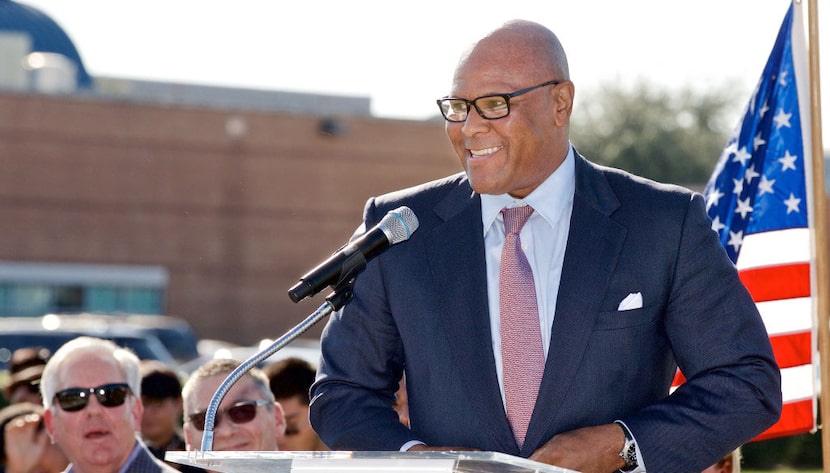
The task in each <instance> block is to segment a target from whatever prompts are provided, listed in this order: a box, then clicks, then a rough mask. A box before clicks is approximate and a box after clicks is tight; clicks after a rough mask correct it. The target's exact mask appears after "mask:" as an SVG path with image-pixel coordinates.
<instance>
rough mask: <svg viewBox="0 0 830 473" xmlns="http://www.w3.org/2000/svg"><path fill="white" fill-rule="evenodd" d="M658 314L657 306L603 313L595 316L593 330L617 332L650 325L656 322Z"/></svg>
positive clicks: (659, 311)
mask: <svg viewBox="0 0 830 473" xmlns="http://www.w3.org/2000/svg"><path fill="white" fill-rule="evenodd" d="M660 313H661V309H660V305H658V304H654V305H651V306H648V307H640V308H639V309H632V310H612V311H603V312H600V313H599V314H598V315H597V320H596V323H595V324H594V330H619V329H626V328H632V327H637V326H646V325H652V324H654V323H656V322H657V320H658V319H659V317H660Z"/></svg>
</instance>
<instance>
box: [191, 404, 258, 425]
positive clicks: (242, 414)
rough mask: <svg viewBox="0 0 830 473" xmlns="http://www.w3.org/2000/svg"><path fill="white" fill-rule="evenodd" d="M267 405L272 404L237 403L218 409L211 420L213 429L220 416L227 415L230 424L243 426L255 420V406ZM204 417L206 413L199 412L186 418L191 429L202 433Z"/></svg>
mask: <svg viewBox="0 0 830 473" xmlns="http://www.w3.org/2000/svg"><path fill="white" fill-rule="evenodd" d="M269 404H272V402H271V401H266V400H265V399H260V400H258V401H242V402H237V403H236V404H234V405H232V406H230V407H226V408H224V409H219V410H218V411H216V417H214V418H213V428H214V429H215V428H217V427H219V421H220V420H222V414H227V415H228V417H229V418H230V419H231V422H233V423H234V424H245V423H247V422H250V421H252V420H254V418H256V408H257V406H267V405H269ZM206 415H207V411H199V412H196V413H193V414H190V415H189V416H187V420H189V421H190V423H191V424H193V427H196V430H200V431H202V430H205V417H206Z"/></svg>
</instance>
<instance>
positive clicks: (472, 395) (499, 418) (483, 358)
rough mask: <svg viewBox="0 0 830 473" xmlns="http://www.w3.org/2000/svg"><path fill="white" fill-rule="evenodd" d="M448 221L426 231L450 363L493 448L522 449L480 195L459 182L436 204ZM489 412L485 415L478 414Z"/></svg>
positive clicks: (428, 252)
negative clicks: (491, 291) (494, 332)
mask: <svg viewBox="0 0 830 473" xmlns="http://www.w3.org/2000/svg"><path fill="white" fill-rule="evenodd" d="M435 212H436V214H437V215H438V216H439V217H440V218H441V219H442V220H444V223H443V224H442V225H438V226H437V227H435V228H434V229H433V230H432V231H431V232H430V233H429V235H428V236H427V240H426V245H427V254H428V258H427V260H428V262H429V264H430V268H431V272H432V276H433V278H434V280H435V283H436V289H437V291H436V292H437V294H438V296H437V297H438V298H439V301H440V302H441V307H445V308H446V309H445V310H444V311H443V313H445V314H448V316H447V317H445V318H444V319H443V320H442V323H443V325H444V327H445V333H446V336H447V339H448V343H449V345H450V347H451V351H452V354H453V358H454V359H453V360H452V365H453V366H455V367H456V370H457V373H459V375H460V376H461V382H462V383H463V384H464V386H467V388H468V391H467V393H468V395H469V398H468V401H469V405H468V406H465V407H466V409H468V412H470V413H475V414H473V415H475V416H476V418H477V420H478V422H479V423H480V424H481V426H482V432H484V433H486V434H487V435H488V436H489V437H490V443H491V444H492V445H493V447H492V449H493V450H500V451H505V452H509V453H514V454H518V449H517V447H516V443H515V441H514V439H513V434H512V431H511V430H510V424H509V423H508V422H507V416H506V415H505V414H504V404H503V403H502V399H501V394H500V388H499V383H498V378H497V376H496V371H495V368H494V367H495V358H494V357H493V347H492V343H491V336H490V315H489V309H488V302H487V272H486V267H485V259H484V239H483V236H482V235H483V227H482V223H481V199H480V198H479V197H478V195H476V194H474V193H473V191H472V189H470V187H469V185H468V184H466V181H465V184H464V185H461V186H459V187H458V188H457V189H456V190H455V191H454V192H453V193H451V194H450V195H449V196H448V197H447V198H446V199H445V200H444V201H442V202H441V203H440V204H439V205H437V206H436V208H435ZM482 412H486V413H488V414H487V415H480V414H478V413H482Z"/></svg>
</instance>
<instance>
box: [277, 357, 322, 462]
mask: <svg viewBox="0 0 830 473" xmlns="http://www.w3.org/2000/svg"><path fill="white" fill-rule="evenodd" d="M263 371H264V372H265V374H266V376H268V379H269V381H270V386H271V392H273V393H274V397H275V398H276V400H277V402H279V403H280V405H281V406H282V410H283V412H284V413H285V435H284V436H283V437H282V438H281V439H280V440H279V442H278V443H279V447H280V450H299V451H318V450H328V447H326V445H325V444H324V443H323V441H322V440H320V437H318V436H317V433H316V432H314V429H312V428H311V423H310V422H309V421H308V404H309V397H308V389H309V388H310V387H311V384H312V383H313V382H314V376H315V375H316V374H317V369H316V368H315V367H314V366H313V365H312V364H311V363H309V362H308V361H306V360H304V359H302V358H295V357H291V358H285V359H282V360H279V361H276V362H273V363H270V364H268V365H266V366H265V367H264V368H263Z"/></svg>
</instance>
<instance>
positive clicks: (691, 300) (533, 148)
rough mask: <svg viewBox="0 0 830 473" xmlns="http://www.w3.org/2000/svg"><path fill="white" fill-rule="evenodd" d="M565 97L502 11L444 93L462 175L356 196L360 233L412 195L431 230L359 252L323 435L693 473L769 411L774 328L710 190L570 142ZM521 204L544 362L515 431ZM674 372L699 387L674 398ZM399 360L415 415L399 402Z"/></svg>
mask: <svg viewBox="0 0 830 473" xmlns="http://www.w3.org/2000/svg"><path fill="white" fill-rule="evenodd" d="M573 98H574V84H573V83H572V82H571V81H570V80H569V73H568V64H567V59H566V57H565V53H564V51H563V49H562V46H561V45H560V43H559V41H558V39H557V38H556V36H555V35H554V34H553V33H552V32H551V31H549V30H548V29H546V28H544V27H543V26H541V25H538V24H535V23H531V22H525V21H515V22H510V23H507V24H505V25H504V26H502V27H501V28H499V29H497V30H495V31H494V32H492V33H491V34H489V35H488V36H486V37H484V38H483V39H482V40H480V41H479V42H478V43H476V44H475V45H474V46H473V48H472V49H470V50H469V51H468V52H466V53H465V54H464V55H463V56H462V58H461V60H460V62H459V64H458V67H457V69H456V72H455V76H454V79H453V83H452V90H451V95H450V96H448V97H445V98H443V99H440V100H439V101H438V103H439V106H440V108H441V112H442V114H443V115H444V118H445V119H446V120H447V122H446V132H447V135H448V137H449V139H450V141H451V142H452V145H453V147H454V148H455V151H456V153H457V154H458V156H459V158H460V161H461V163H462V165H463V166H464V169H465V171H466V172H465V173H460V174H458V175H455V176H450V177H448V178H445V179H442V180H438V181H435V182H431V183H427V184H424V185H421V186H418V187H415V188H411V189H406V190H402V191H398V192H394V193H391V194H388V195H385V196H381V197H377V198H372V199H370V200H369V201H368V202H367V204H366V207H365V209H364V225H363V227H362V228H363V229H364V230H365V229H366V228H370V227H371V226H373V225H374V224H375V223H376V222H378V221H379V220H380V219H381V218H382V217H383V216H384V215H385V213H386V212H388V211H389V210H391V209H395V208H397V207H399V206H401V205H406V206H408V207H410V208H411V209H412V210H413V211H414V213H415V215H416V216H417V217H418V219H419V224H420V227H419V229H418V230H417V231H416V232H415V233H414V234H413V235H412V237H411V238H410V239H409V241H407V242H405V243H402V244H399V245H395V246H393V247H391V248H389V249H388V250H387V251H386V252H385V253H383V254H382V255H380V256H379V257H377V258H376V259H374V260H373V261H371V262H370V263H369V264H368V265H367V266H366V269H365V272H363V273H362V274H360V275H359V276H358V277H357V278H356V281H355V286H354V292H355V298H354V300H353V301H352V302H350V303H349V304H348V305H346V306H345V307H344V308H343V310H341V311H340V312H338V313H337V314H335V315H334V316H333V317H332V318H331V320H330V321H329V323H328V325H327V326H326V328H325V330H324V332H323V336H322V349H323V357H322V362H321V365H320V368H319V372H318V377H317V380H316V382H315V384H314V385H313V387H312V391H311V394H312V403H311V420H312V424H313V426H314V428H315V429H316V430H317V432H318V433H319V434H320V436H321V438H322V439H323V440H324V442H326V444H327V445H328V446H329V447H330V448H332V449H336V450H408V451H417V450H447V449H449V450H452V449H461V448H463V449H479V450H486V451H499V452H505V453H508V454H512V455H519V456H523V457H528V458H531V459H533V460H537V461H540V462H544V463H549V464H552V465H557V466H560V467H564V468H569V469H573V470H578V471H582V472H585V473H589V472H611V471H615V470H623V471H646V468H647V469H648V471H652V472H673V473H677V472H686V471H688V472H694V471H697V472H699V471H701V470H702V469H704V468H705V467H707V466H708V465H711V464H712V463H713V462H715V461H716V460H717V459H718V458H720V457H722V456H723V455H724V454H726V453H727V452H729V451H731V450H733V449H734V448H735V447H737V446H739V445H740V444H742V443H744V442H746V441H748V440H750V439H751V438H752V437H754V436H755V435H757V434H758V433H760V432H762V431H763V430H765V429H766V428H767V427H769V426H770V425H772V424H773V423H774V422H775V421H776V420H777V419H778V416H779V414H780V410H781V381H780V372H779V370H778V367H777V365H776V363H775V360H774V358H773V355H772V350H771V348H770V344H769V340H768V337H767V334H766V331H765V328H764V326H763V323H762V321H761V319H760V316H759V314H758V312H757V310H756V308H755V306H754V303H753V302H752V300H751V298H750V296H749V294H748V293H747V291H746V290H745V289H744V287H743V286H742V284H741V282H740V280H739V279H738V276H737V272H736V270H735V268H734V266H733V265H732V263H731V262H730V261H729V259H728V258H727V256H726V253H725V252H724V251H723V249H722V247H721V246H720V244H719V242H718V239H717V236H716V235H715V233H714V232H713V231H711V229H710V225H711V222H710V221H709V219H708V217H707V215H706V212H705V206H704V202H703V199H702V197H701V196H700V195H699V194H693V193H691V192H690V191H687V190H685V189H682V188H680V187H676V186H670V185H663V184H658V183H655V182H652V181H648V180H646V179H642V178H639V177H636V176H632V175H630V174H628V173H625V172H622V171H619V170H615V169H610V168H604V167H600V166H597V165H594V164H592V163H590V162H588V161H587V160H585V159H584V158H583V157H582V156H580V155H579V154H578V153H577V152H576V150H575V149H574V148H573V147H572V146H571V144H570V142H569V139H568V126H569V119H570V114H571V110H572V106H573ZM522 205H529V206H530V207H532V209H533V213H532V214H531V216H530V218H529V220H528V222H527V224H525V225H524V227H523V228H522V230H521V232H520V238H521V242H522V249H523V251H524V252H525V254H526V255H527V260H528V261H529V265H530V267H531V268H532V270H533V276H534V281H533V285H535V288H536V297H537V304H536V305H537V306H538V314H539V315H538V316H539V327H541V328H540V329H538V330H540V331H541V334H539V333H536V334H535V336H537V337H538V336H539V335H541V339H542V343H541V345H542V347H543V349H544V353H543V355H544V358H543V359H544V360H545V362H544V372H543V375H542V378H541V384H540V385H539V387H538V388H527V390H528V391H529V392H528V393H526V394H529V395H535V394H538V395H537V396H536V401H535V408H534V409H533V411H532V417H531V418H530V420H529V425H528V426H527V427H526V432H521V434H522V437H521V439H519V437H518V436H517V434H519V432H514V431H513V430H515V429H511V423H510V421H509V420H508V414H507V413H506V411H508V410H509V409H508V408H506V406H507V402H506V401H505V395H504V388H503V381H504V371H505V370H504V368H505V367H506V366H507V365H506V364H504V365H503V364H502V363H503V361H504V360H503V358H504V357H503V355H502V353H501V345H502V341H503V339H502V332H501V331H500V329H501V327H500V324H501V322H500V315H499V311H500V309H499V298H500V297H502V296H500V294H499V265H500V263H501V256H500V255H501V251H502V246H503V244H504V241H505V231H504V227H503V223H502V219H503V217H502V214H501V212H502V209H504V208H509V207H515V206H522ZM528 339H530V338H528ZM540 359H542V358H540ZM678 366H679V367H680V369H681V370H682V372H683V373H684V374H685V376H686V377H687V378H688V381H687V382H686V383H685V384H683V385H682V386H681V387H679V388H678V389H676V390H675V391H674V392H672V393H671V394H670V390H669V388H670V386H671V381H672V378H673V376H674V375H675V372H676V369H677V367H678ZM404 372H405V373H406V382H407V392H408V397H409V418H410V428H407V427H406V426H404V425H402V424H401V423H400V422H399V421H398V417H397V415H396V413H395V411H394V409H393V408H392V406H393V402H394V393H395V391H396V390H397V387H398V381H399V379H400V378H401V375H402V374H403V373H404Z"/></svg>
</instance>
